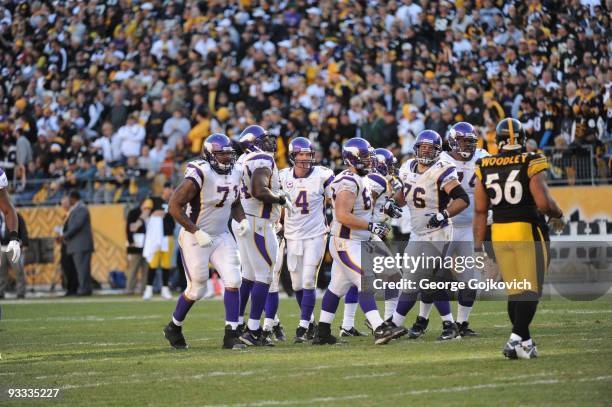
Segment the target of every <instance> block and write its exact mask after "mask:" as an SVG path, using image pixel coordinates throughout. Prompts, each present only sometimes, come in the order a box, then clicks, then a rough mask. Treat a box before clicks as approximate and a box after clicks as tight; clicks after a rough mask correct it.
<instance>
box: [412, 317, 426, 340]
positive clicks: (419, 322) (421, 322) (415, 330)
mask: <svg viewBox="0 0 612 407" xmlns="http://www.w3.org/2000/svg"><path fill="white" fill-rule="evenodd" d="M427 325H429V319H426V318H423V317H417V319H416V321H415V322H414V324H413V325H412V328H410V329H409V330H408V338H410V339H417V338H420V337H421V336H423V335H424V334H425V332H427Z"/></svg>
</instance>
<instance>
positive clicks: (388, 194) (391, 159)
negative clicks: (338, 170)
mask: <svg viewBox="0 0 612 407" xmlns="http://www.w3.org/2000/svg"><path fill="white" fill-rule="evenodd" d="M372 163H373V165H372V171H371V172H370V173H368V175H367V176H366V181H367V182H368V185H369V186H370V189H371V191H372V201H373V205H372V220H373V221H374V222H378V223H386V222H388V221H389V218H400V217H401V216H402V210H401V208H399V207H397V205H396V204H395V202H394V201H393V199H392V197H393V195H394V189H393V185H394V184H397V183H399V181H396V180H395V179H394V176H395V175H396V174H397V159H396V158H395V156H393V153H391V151H389V150H387V149H386V148H377V149H375V150H374V154H373V161H372ZM394 181H396V182H394ZM399 188H401V183H400V186H399ZM399 188H396V189H399ZM373 240H380V238H378V236H374V237H373ZM398 296H399V292H397V291H392V290H388V291H385V319H387V318H389V317H391V316H392V315H393V312H394V311H395V306H396V304H397V297H398ZM357 300H358V296H357V288H356V287H351V289H349V291H348V292H347V294H346V297H345V298H344V317H343V319H342V326H341V327H340V336H343V337H348V336H365V334H363V333H361V332H360V331H358V330H357V329H356V328H355V312H356V310H357ZM366 325H368V323H367V320H366Z"/></svg>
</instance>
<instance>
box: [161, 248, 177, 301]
mask: <svg viewBox="0 0 612 407" xmlns="http://www.w3.org/2000/svg"><path fill="white" fill-rule="evenodd" d="M167 239H168V247H167V250H166V251H163V252H161V259H160V265H161V269H162V288H161V296H162V298H163V299H166V300H171V299H172V293H171V292H170V288H169V287H168V282H169V281H170V267H172V252H173V251H174V237H172V236H168V238H167Z"/></svg>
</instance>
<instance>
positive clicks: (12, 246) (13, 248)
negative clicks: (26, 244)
mask: <svg viewBox="0 0 612 407" xmlns="http://www.w3.org/2000/svg"><path fill="white" fill-rule="evenodd" d="M4 251H5V252H6V253H8V252H13V257H11V263H16V262H17V260H19V256H21V246H20V244H19V241H18V240H11V241H10V242H9V244H8V245H7V246H6V249H5V250H4Z"/></svg>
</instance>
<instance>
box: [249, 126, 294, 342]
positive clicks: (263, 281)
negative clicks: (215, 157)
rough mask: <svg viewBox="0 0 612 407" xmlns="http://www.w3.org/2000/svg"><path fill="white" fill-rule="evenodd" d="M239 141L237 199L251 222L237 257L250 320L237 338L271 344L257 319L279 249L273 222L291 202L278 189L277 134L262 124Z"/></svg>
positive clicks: (259, 315)
mask: <svg viewBox="0 0 612 407" xmlns="http://www.w3.org/2000/svg"><path fill="white" fill-rule="evenodd" d="M240 144H241V145H242V146H243V148H244V150H246V151H248V152H249V153H248V154H247V155H246V156H245V157H244V161H243V171H242V188H241V190H240V201H241V203H242V206H243V208H244V212H245V214H246V218H247V220H248V222H249V225H250V229H249V231H248V232H247V233H246V234H245V236H246V239H244V241H243V247H242V249H243V250H244V252H241V253H240V260H241V261H242V273H243V278H244V280H248V281H252V282H253V285H252V287H253V288H252V289H251V309H250V312H249V321H248V323H247V327H246V330H245V332H244V333H243V334H242V335H241V336H240V340H241V341H242V342H243V343H245V344H246V345H248V346H262V345H268V346H273V345H274V343H273V342H272V340H271V338H269V337H264V336H263V335H262V330H261V327H260V319H261V314H262V313H263V310H264V307H265V304H266V299H267V297H268V291H269V289H270V283H271V282H272V276H273V270H274V263H275V261H276V256H277V251H278V239H277V238H276V231H275V224H276V223H277V222H278V220H279V218H280V212H281V207H284V208H285V209H286V210H288V211H290V212H291V211H292V209H293V205H292V203H291V201H290V200H289V199H288V196H287V194H286V193H285V192H284V191H282V190H281V189H280V180H279V177H278V168H277V166H276V163H275V162H274V153H275V152H276V137H275V136H273V135H271V134H270V133H269V132H268V131H266V130H265V129H264V128H263V127H261V126H257V125H252V126H249V127H247V128H246V129H244V130H243V131H242V133H241V135H240Z"/></svg>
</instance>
